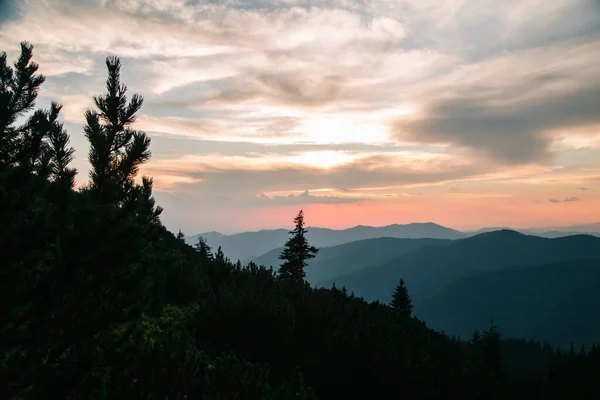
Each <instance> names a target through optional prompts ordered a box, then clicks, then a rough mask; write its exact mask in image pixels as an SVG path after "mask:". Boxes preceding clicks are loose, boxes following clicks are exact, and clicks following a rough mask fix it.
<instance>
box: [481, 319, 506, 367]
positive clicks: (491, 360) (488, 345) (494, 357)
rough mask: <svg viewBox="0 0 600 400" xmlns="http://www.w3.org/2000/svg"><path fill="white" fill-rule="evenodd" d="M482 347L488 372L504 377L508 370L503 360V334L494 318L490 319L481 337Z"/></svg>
mask: <svg viewBox="0 0 600 400" xmlns="http://www.w3.org/2000/svg"><path fill="white" fill-rule="evenodd" d="M481 348H482V353H483V362H484V365H485V367H486V368H487V370H488V372H489V373H490V374H491V375H492V376H494V377H495V378H496V379H502V378H503V377H504V376H505V372H506V369H505V367H504V362H503V360H502V334H501V333H500V331H499V330H498V327H497V326H496V325H495V324H494V319H493V318H491V319H490V325H489V327H488V329H487V330H486V331H485V332H483V335H482V337H481Z"/></svg>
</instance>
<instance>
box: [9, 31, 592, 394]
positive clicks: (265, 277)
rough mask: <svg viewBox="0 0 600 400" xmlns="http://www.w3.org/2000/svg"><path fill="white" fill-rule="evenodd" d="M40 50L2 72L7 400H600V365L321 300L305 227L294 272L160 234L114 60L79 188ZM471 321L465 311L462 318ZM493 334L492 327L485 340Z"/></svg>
mask: <svg viewBox="0 0 600 400" xmlns="http://www.w3.org/2000/svg"><path fill="white" fill-rule="evenodd" d="M31 60H32V47H31V46H30V45H28V44H26V43H24V44H22V46H21V56H20V57H19V59H18V60H17V61H16V62H15V63H14V67H11V66H10V64H9V63H8V61H7V57H6V54H4V53H3V54H2V55H1V56H0V135H1V136H0V226H1V227H2V229H1V230H0V293H1V297H0V398H8V399H42V398H48V399H52V398H56V399H120V398H123V399H315V398H319V399H338V398H345V399H349V398H377V397H380V396H383V395H387V396H394V397H398V398H408V399H410V398H415V399H417V398H418V399H446V398H471V399H531V398H540V399H564V398H569V399H575V398H582V399H585V398H597V397H598V394H600V391H599V389H600V350H599V349H598V348H596V347H593V348H591V349H587V350H586V349H572V351H569V352H559V351H556V350H554V349H553V348H551V347H549V346H543V345H541V344H539V343H531V342H525V341H516V340H503V338H502V335H501V334H500V332H499V331H498V329H497V328H496V327H495V326H493V324H492V325H490V327H489V328H487V329H486V330H485V331H483V332H481V333H479V332H477V333H475V334H474V335H473V339H472V340H471V341H460V340H456V339H454V338H450V337H447V336H445V335H444V334H442V333H439V332H435V331H433V330H430V329H428V328H427V327H426V326H425V324H424V323H422V322H421V321H419V320H418V319H416V318H414V317H412V316H411V312H412V304H411V303H410V297H409V288H406V287H405V286H404V284H403V283H402V284H401V285H400V286H399V287H398V289H397V291H396V294H395V295H394V302H393V305H391V306H390V305H386V304H381V303H378V302H374V303H368V302H366V301H364V300H363V299H361V298H357V297H355V296H354V295H353V294H348V293H347V292H346V291H345V290H344V289H341V290H340V289H335V288H334V289H314V288H311V287H310V286H309V285H308V284H307V283H306V282H305V281H304V279H303V276H304V275H303V266H304V265H305V262H306V260H307V259H309V258H311V257H312V256H313V255H314V254H315V253H316V249H315V248H314V247H312V246H310V245H309V244H308V242H307V241H306V238H305V237H304V232H305V231H304V229H303V219H302V215H299V216H298V218H297V219H296V220H295V222H296V229H295V230H294V231H292V236H291V238H290V241H289V242H288V243H287V245H286V248H285V250H284V252H283V253H282V256H281V257H282V260H283V265H285V268H284V269H283V273H282V274H281V276H279V275H278V274H277V273H276V272H275V271H273V270H272V269H266V268H264V267H260V266H257V265H255V264H249V265H246V266H242V265H241V264H240V263H239V262H237V263H233V262H231V261H230V260H229V259H227V258H226V256H225V255H224V253H223V251H222V250H221V249H218V250H217V251H216V252H213V250H212V249H211V248H210V247H209V246H208V245H207V244H206V243H205V242H204V241H202V240H200V241H199V242H198V244H197V246H195V247H190V246H188V245H187V244H185V243H184V240H183V234H181V233H180V234H179V235H173V234H172V233H171V232H169V231H168V230H167V229H165V227H164V226H163V225H162V224H161V222H160V219H159V216H160V213H161V209H160V208H159V207H158V206H157V205H155V202H154V199H153V197H152V179H150V178H146V177H144V178H142V179H141V180H136V179H135V177H136V175H137V173H138V170H139V167H140V165H141V164H142V163H144V162H145V161H147V160H148V159H149V157H150V148H149V146H150V139H149V138H148V136H146V135H145V134H144V133H143V132H139V131H136V130H135V129H134V128H133V124H134V122H135V116H136V113H137V112H138V111H139V110H140V108H141V106H142V103H143V101H142V98H141V97H140V96H137V95H133V96H131V98H130V99H129V100H128V99H127V97H126V91H127V88H126V87H125V85H123V84H122V83H121V82H120V74H119V73H120V63H119V60H118V59H117V58H108V59H107V61H106V66H107V69H108V78H107V81H106V92H105V93H104V94H102V95H100V96H97V97H95V98H94V101H95V109H94V110H89V111H87V112H86V114H85V118H86V125H85V128H84V134H85V136H86V138H87V139H88V141H89V143H90V152H89V162H90V165H91V172H90V176H89V182H88V183H87V184H85V185H83V186H82V187H80V188H79V189H75V185H74V179H75V176H76V171H75V170H74V169H72V168H70V167H69V163H70V162H71V161H72V157H73V149H72V148H71V147H70V145H69V136H68V135H67V132H66V131H65V130H64V129H63V126H62V124H61V123H60V120H59V114H60V105H58V104H52V106H51V108H50V109H49V110H34V105H35V99H36V95H37V92H38V89H39V88H40V86H41V85H42V84H43V82H44V78H43V77H42V76H41V75H38V74H37V65H36V64H35V63H33V62H32V61H31ZM457 312H460V310H457ZM483 328H484V329H485V327H483Z"/></svg>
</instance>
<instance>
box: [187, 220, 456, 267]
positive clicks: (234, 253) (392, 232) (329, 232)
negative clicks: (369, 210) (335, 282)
mask: <svg viewBox="0 0 600 400" xmlns="http://www.w3.org/2000/svg"><path fill="white" fill-rule="evenodd" d="M306 229H307V230H308V233H307V237H308V240H309V241H310V243H311V244H312V245H314V246H317V247H318V248H322V247H331V246H336V245H340V244H344V243H350V242H354V241H358V240H364V239H376V238H383V237H388V238H404V239H423V238H429V239H458V238H462V237H465V234H464V233H463V232H460V231H457V230H455V229H451V228H446V227H444V226H441V225H438V224H434V223H432V222H424V223H411V224H406V225H399V224H392V225H387V226H382V227H373V226H363V225H359V226H355V227H353V228H348V229H343V230H334V229H329V228H315V227H307V228H306ZM288 232H289V230H288V229H273V230H261V231H258V232H242V233H236V234H233V235H223V234H221V233H218V232H208V233H200V234H198V235H194V236H188V237H186V241H187V242H188V243H190V244H194V243H196V242H197V240H198V237H200V236H202V237H203V238H204V239H206V241H207V243H208V244H209V245H210V246H212V247H213V248H215V249H216V248H217V247H219V246H221V247H222V248H223V250H224V251H225V253H226V254H227V255H228V257H230V258H231V259H233V260H237V259H240V260H247V259H249V258H250V257H258V256H261V255H263V254H265V253H267V252H268V251H270V250H273V249H276V248H279V247H282V246H283V244H284V243H285V241H286V240H287V238H288Z"/></svg>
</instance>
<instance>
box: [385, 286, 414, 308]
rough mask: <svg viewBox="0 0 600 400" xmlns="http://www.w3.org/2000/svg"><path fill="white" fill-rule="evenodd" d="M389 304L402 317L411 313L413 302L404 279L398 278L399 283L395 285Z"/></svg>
mask: <svg viewBox="0 0 600 400" xmlns="http://www.w3.org/2000/svg"><path fill="white" fill-rule="evenodd" d="M390 305H391V306H392V308H393V309H394V310H396V312H397V313H398V314H400V315H401V316H403V317H410V316H411V315H412V312H413V304H412V300H411V298H410V295H409V294H408V289H407V287H406V282H404V279H400V283H398V285H397V286H396V289H395V290H394V294H392V301H391V303H390Z"/></svg>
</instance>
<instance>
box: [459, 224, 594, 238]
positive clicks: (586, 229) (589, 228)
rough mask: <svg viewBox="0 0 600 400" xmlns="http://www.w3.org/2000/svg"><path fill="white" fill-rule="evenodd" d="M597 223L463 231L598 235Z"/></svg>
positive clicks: (545, 234)
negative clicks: (575, 225) (577, 228)
mask: <svg viewBox="0 0 600 400" xmlns="http://www.w3.org/2000/svg"><path fill="white" fill-rule="evenodd" d="M596 225H598V224H589V225H585V226H584V225H579V227H580V228H581V230H576V229H575V228H576V227H564V228H560V227H555V228H543V229H540V228H530V229H511V228H507V227H502V228H481V229H478V230H477V231H471V232H464V234H465V236H474V235H479V234H480V233H488V232H495V231H501V230H513V231H515V232H519V233H522V234H524V235H533V236H539V237H545V238H557V237H565V236H573V235H582V234H585V235H592V236H600V227H597V229H596V230H594V228H596Z"/></svg>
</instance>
